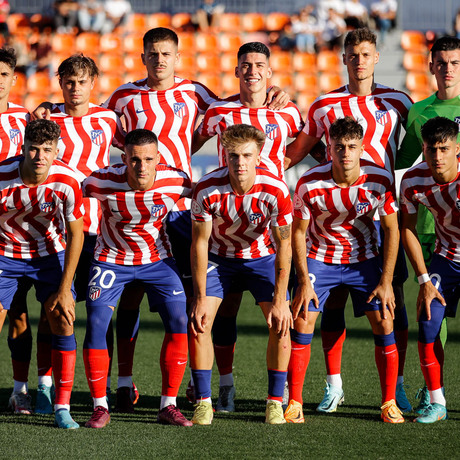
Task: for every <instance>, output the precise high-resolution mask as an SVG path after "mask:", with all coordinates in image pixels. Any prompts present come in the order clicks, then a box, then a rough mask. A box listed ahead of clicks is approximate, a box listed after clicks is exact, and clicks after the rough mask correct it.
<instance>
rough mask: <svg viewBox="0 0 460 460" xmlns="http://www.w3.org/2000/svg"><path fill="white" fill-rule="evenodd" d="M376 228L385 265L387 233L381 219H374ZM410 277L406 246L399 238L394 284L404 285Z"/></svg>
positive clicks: (380, 254) (381, 258) (381, 257)
mask: <svg viewBox="0 0 460 460" xmlns="http://www.w3.org/2000/svg"><path fill="white" fill-rule="evenodd" d="M374 225H375V228H376V229H377V235H378V242H377V243H378V245H379V258H380V260H381V263H382V265H383V242H384V240H385V233H384V231H383V228H382V226H381V225H380V221H379V220H376V221H374ZM408 277H409V271H408V270H407V263H406V253H405V252H404V247H403V244H402V241H401V238H399V247H398V257H397V259H396V265H395V271H394V273H393V284H396V285H402V284H404V282H405V281H406V280H407V278H408Z"/></svg>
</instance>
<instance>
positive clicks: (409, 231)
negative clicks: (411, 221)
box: [401, 225, 428, 276]
mask: <svg viewBox="0 0 460 460" xmlns="http://www.w3.org/2000/svg"><path fill="white" fill-rule="evenodd" d="M401 239H402V243H403V246H404V250H405V251H406V254H407V257H408V258H409V261H410V263H411V265H412V267H413V269H414V271H415V275H416V276H420V275H423V274H424V273H427V272H428V270H427V267H426V264H425V260H424V258H423V251H422V246H421V244H420V241H419V238H418V234H417V230H416V228H415V225H413V226H411V227H406V226H404V225H403V227H402V228H401Z"/></svg>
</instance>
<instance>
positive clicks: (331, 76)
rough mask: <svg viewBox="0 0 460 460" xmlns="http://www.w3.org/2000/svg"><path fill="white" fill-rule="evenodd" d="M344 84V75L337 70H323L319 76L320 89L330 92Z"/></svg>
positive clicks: (323, 91)
mask: <svg viewBox="0 0 460 460" xmlns="http://www.w3.org/2000/svg"><path fill="white" fill-rule="evenodd" d="M341 86H342V76H341V75H340V74H339V73H335V72H323V73H322V74H321V75H320V77H319V90H320V91H321V92H322V93H328V92H329V91H332V90H333V89H336V88H340V87H341Z"/></svg>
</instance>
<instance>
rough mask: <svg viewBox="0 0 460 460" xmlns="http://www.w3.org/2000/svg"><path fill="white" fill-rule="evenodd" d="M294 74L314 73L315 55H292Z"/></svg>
mask: <svg viewBox="0 0 460 460" xmlns="http://www.w3.org/2000/svg"><path fill="white" fill-rule="evenodd" d="M292 67H293V70H294V72H308V73H315V72H316V54H311V53H294V56H293V58H292Z"/></svg>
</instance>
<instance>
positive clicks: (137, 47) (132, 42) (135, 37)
mask: <svg viewBox="0 0 460 460" xmlns="http://www.w3.org/2000/svg"><path fill="white" fill-rule="evenodd" d="M143 36H144V35H143V34H139V33H132V34H128V35H126V36H125V37H124V38H123V49H124V52H125V53H133V54H135V53H138V54H141V53H142V52H143V49H144V42H143V41H142V37H143Z"/></svg>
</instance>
